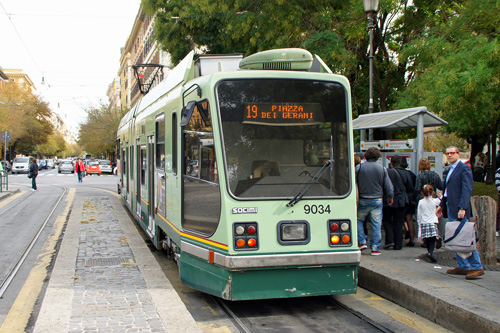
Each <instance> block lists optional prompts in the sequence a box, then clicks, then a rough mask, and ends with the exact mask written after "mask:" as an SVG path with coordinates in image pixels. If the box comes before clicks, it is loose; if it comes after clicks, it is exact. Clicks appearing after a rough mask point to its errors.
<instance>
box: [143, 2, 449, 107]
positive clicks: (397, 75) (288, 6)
mask: <svg viewBox="0 0 500 333" xmlns="http://www.w3.org/2000/svg"><path fill="white" fill-rule="evenodd" d="M454 2H455V1H452V0H443V1H439V2H434V1H422V0H421V1H418V0H417V1H414V3H415V5H408V1H401V0H386V1H381V4H380V9H379V12H378V14H377V20H376V24H375V28H374V54H375V59H374V65H375V67H374V98H375V111H387V110H391V109H393V106H394V103H395V102H396V97H397V92H399V91H402V90H404V88H405V87H406V86H407V85H408V84H409V82H410V80H411V79H412V78H413V77H414V72H415V71H416V70H417V68H415V67H413V66H412V62H411V59H404V58H402V57H398V55H399V53H400V52H401V50H402V49H404V48H405V46H406V45H407V44H408V43H409V42H411V41H412V40H413V39H415V38H417V37H419V36H420V35H421V34H422V31H423V30H425V29H426V28H427V27H428V26H433V25H435V23H434V21H435V20H437V18H436V16H439V15H438V14H436V13H439V12H440V11H441V10H443V9H446V8H448V7H449V6H451V4H452V3H454ZM142 5H143V7H144V9H145V11H146V12H147V13H149V15H154V14H155V13H157V15H156V17H157V20H156V26H155V31H156V37H157V39H158V40H159V41H160V43H161V45H162V46H163V48H164V49H165V50H166V51H168V52H169V53H170V54H171V55H172V59H173V61H174V63H176V62H178V61H179V60H180V59H182V58H183V57H184V56H185V55H186V54H187V53H188V52H189V51H190V50H192V49H196V48H198V49H202V50H204V51H207V52H208V53H243V54H244V55H249V54H252V53H255V52H257V51H263V50H266V49H275V48H286V47H303V48H306V49H308V50H310V51H311V52H313V53H316V54H318V55H319V56H321V57H322V58H323V60H324V61H325V62H326V63H327V65H328V66H330V68H332V70H333V71H334V72H336V73H339V74H343V75H345V76H347V77H348V78H349V81H350V82H351V86H352V88H353V108H354V116H356V115H357V114H358V113H366V112H367V109H368V81H369V75H368V74H369V38H368V31H367V28H368V20H367V16H366V14H365V13H364V8H363V3H362V1H360V0H334V1H331V0H330V1H326V0H277V1H265V0H233V1H227V0H210V1H209V0H193V1H189V2H186V1H182V0H142Z"/></svg>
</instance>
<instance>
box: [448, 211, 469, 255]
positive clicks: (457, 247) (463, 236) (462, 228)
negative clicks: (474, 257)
mask: <svg viewBox="0 0 500 333" xmlns="http://www.w3.org/2000/svg"><path fill="white" fill-rule="evenodd" d="M474 224H475V223H474V222H466V220H465V219H462V221H452V222H446V226H445V232H444V243H445V244H446V246H445V249H446V250H447V251H453V252H472V251H474V250H476V233H475V229H474V227H475V225H474Z"/></svg>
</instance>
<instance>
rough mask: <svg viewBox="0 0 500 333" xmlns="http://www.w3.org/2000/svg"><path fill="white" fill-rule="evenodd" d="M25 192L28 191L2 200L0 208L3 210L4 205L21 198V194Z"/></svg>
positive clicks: (23, 192)
mask: <svg viewBox="0 0 500 333" xmlns="http://www.w3.org/2000/svg"><path fill="white" fill-rule="evenodd" d="M26 192H28V191H21V192H19V193H16V194H14V195H11V196H10V197H8V198H7V199H4V200H2V201H0V208H3V207H4V206H5V205H7V204H9V203H10V202H12V201H14V200H16V199H17V198H19V197H21V196H22V195H23V194H25V193H26Z"/></svg>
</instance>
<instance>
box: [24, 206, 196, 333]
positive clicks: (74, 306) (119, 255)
mask: <svg viewBox="0 0 500 333" xmlns="http://www.w3.org/2000/svg"><path fill="white" fill-rule="evenodd" d="M33 331H34V332H35V333H39V332H50V333H55V332H61V333H62V332H72V333H76V332H200V329H199V327H198V325H197V324H196V322H195V321H194V319H193V318H192V316H191V315H190V314H189V312H188V311H187V309H186V307H185V305H184V304H183V303H182V301H181V299H180V298H179V296H178V295H177V293H176V291H175V289H174V288H173V287H172V285H171V284H170V282H169V281H168V279H167V278H166V277H165V275H164V274H163V272H162V271H161V268H160V267H159V265H158V263H157V262H156V260H155V259H154V257H153V256H152V254H151V251H150V250H149V248H148V247H147V245H146V244H145V242H144V240H143V239H142V237H141V236H140V235H139V233H138V232H137V229H136V227H135V225H134V224H133V223H132V221H131V220H130V217H129V215H128V214H127V213H126V211H125V209H124V207H123V206H122V205H121V203H120V201H119V199H118V198H116V197H107V196H97V197H96V196H93V197H84V198H82V197H77V199H75V202H74V203H73V209H72V212H71V216H70V218H69V220H68V225H67V228H66V232H65V235H64V238H63V241H62V243H61V248H60V250H59V253H58V255H57V258H56V262H55V264H54V270H53V272H52V275H51V277H50V281H49V285H48V288H47V292H46V294H45V297H44V299H43V302H42V306H41V309H40V314H39V315H38V318H37V320H36V324H35V327H34V330H33Z"/></svg>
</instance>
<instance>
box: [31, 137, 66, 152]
mask: <svg viewBox="0 0 500 333" xmlns="http://www.w3.org/2000/svg"><path fill="white" fill-rule="evenodd" d="M65 150H66V141H65V140H64V138H63V136H62V135H61V134H59V133H53V134H52V135H50V136H49V139H48V140H47V142H46V143H45V144H42V145H39V146H38V149H37V151H38V153H39V154H41V155H44V156H59V155H61V153H62V152H64V151H65Z"/></svg>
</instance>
